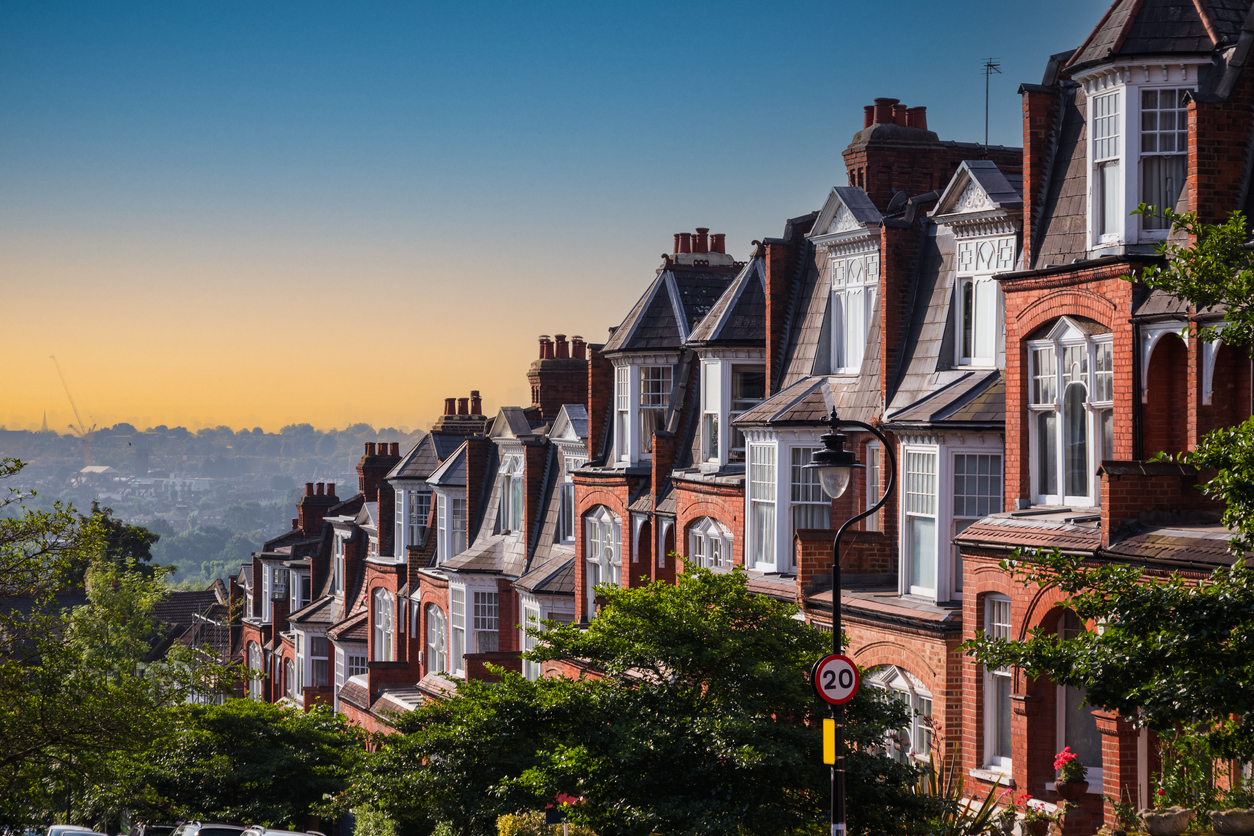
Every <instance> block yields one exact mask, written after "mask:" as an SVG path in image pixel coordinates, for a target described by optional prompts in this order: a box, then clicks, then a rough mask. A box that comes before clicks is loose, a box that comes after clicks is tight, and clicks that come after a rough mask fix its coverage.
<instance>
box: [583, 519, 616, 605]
mask: <svg viewBox="0 0 1254 836" xmlns="http://www.w3.org/2000/svg"><path fill="white" fill-rule="evenodd" d="M583 519H584V537H585V538H586V540H585V548H586V551H585V553H584V562H585V564H586V565H585V568H586V570H587V572H586V574H587V584H586V588H585V589H584V594H585V595H587V609H586V610H585V612H586V613H587V614H588V616H591V615H592V614H593V613H595V612H597V609H598V608H597V603H596V596H597V591H596V588H597V586H599V585H600V584H603V583H607V584H610V585H612V586H618V585H619V584H621V583H622V565H623V556H622V548H623V546H622V544H623V522H622V520H621V519H619V518H618V516H616V515H615V514H614V513H613V512H611V511H610V510H609V509H608V508H606V507H605V506H604V505H598V506H597V507H596V508H594V509H592V510H591V511H589V512H588V513H587V514H585V515H584V518H583Z"/></svg>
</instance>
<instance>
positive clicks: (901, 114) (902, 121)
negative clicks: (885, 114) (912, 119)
mask: <svg viewBox="0 0 1254 836" xmlns="http://www.w3.org/2000/svg"><path fill="white" fill-rule="evenodd" d="M906 110H907V108H906V106H905V105H903V104H895V105H893V123H894V124H896V125H901V127H903V128H904V127H905V126H906Z"/></svg>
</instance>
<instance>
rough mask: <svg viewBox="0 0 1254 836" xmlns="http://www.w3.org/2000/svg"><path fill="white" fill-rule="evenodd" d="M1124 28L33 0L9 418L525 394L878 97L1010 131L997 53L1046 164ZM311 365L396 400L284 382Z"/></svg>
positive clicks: (359, 409)
mask: <svg viewBox="0 0 1254 836" xmlns="http://www.w3.org/2000/svg"><path fill="white" fill-rule="evenodd" d="M1104 10H1105V5H1104V4H1102V3H1099V2H1080V1H1079V0H1063V2H1054V3H1048V4H1045V3H1023V2H1013V1H1012V2H1000V3H995V2H958V0H954V1H953V2H947V3H924V2H913V1H912V0H908V1H907V2H898V3H892V4H878V5H876V4H866V3H856V4H855V3H843V2H827V3H807V2H801V3H797V4H794V5H792V6H784V5H782V4H780V5H772V4H751V3H724V4H715V3H704V4H683V5H678V4H661V3H633V4H623V5H611V4H587V3H583V4H578V3H542V4H494V3H480V4H459V5H434V4H422V3H404V4H402V3H354V4H345V3H337V4H331V3H317V2H302V3H293V2H246V3H245V2H213V3H206V2H193V1H191V0H180V2H162V3H154V2H91V3H59V2H55V0H54V1H53V2H13V0H9V2H5V3H3V4H0V114H3V116H0V292H3V293H4V294H5V295H6V296H7V297H8V298H9V301H10V303H11V307H10V309H11V310H15V311H17V312H18V313H19V315H18V316H17V317H16V322H15V323H14V329H13V330H14V331H15V334H14V336H15V337H18V338H19V340H18V343H19V344H20V345H21V346H22V347H21V348H20V349H19V350H18V357H17V360H18V362H17V363H15V364H13V365H12V366H11V368H10V370H9V371H7V372H5V373H4V374H6V375H8V376H9V379H8V380H7V381H6V388H7V389H8V391H9V392H10V393H11V394H10V402H9V403H0V423H5V422H7V424H8V426H11V427H12V426H21V425H27V424H29V423H31V422H35V423H37V422H38V420H39V417H40V413H41V411H42V410H43V409H45V408H46V409H49V410H55V409H59V408H61V406H62V405H63V403H64V396H63V394H62V393H61V392H60V388H59V383H58V382H57V380H56V377H55V370H53V369H51V364H50V361H48V360H47V357H48V355H49V354H58V356H59V357H62V359H63V362H65V363H66V364H67V367H68V368H71V369H73V370H74V372H73V374H74V375H75V376H76V377H77V378H78V379H79V381H80V382H79V384H78V386H79V388H81V389H82V390H83V395H82V399H83V400H84V401H89V402H92V403H95V404H96V406H95V412H97V413H99V414H98V415H97V418H99V419H101V420H109V421H116V420H128V421H132V422H135V423H141V422H142V421H143V420H144V418H145V417H148V418H149V419H150V420H152V422H153V423H175V422H178V421H182V422H188V423H194V422H203V423H219V422H221V423H229V424H232V425H235V426H239V425H243V424H249V425H251V424H252V423H253V422H256V423H260V424H263V425H265V426H277V425H279V424H282V423H288V422H290V421H293V420H310V421H313V422H314V423H317V424H320V425H323V426H330V425H334V424H343V423H344V422H346V421H348V420H353V421H356V420H365V421H370V422H371V423H375V424H377V425H387V424H393V425H401V424H407V425H409V426H421V425H423V424H425V423H427V422H429V421H430V420H431V418H433V417H434V415H435V412H436V410H437V409H438V404H439V403H440V402H441V400H442V398H443V397H445V396H448V395H456V394H464V392H462V391H461V390H462V389H466V390H469V389H470V388H479V389H481V390H483V391H484V396H485V399H486V401H487V402H488V404H489V405H491V406H492V407H495V406H498V405H502V404H505V403H511V402H517V401H520V400H522V399H523V398H524V397H525V395H526V389H525V383H524V381H523V372H524V370H525V367H526V364H527V363H528V362H529V361H530V359H531V357H532V351H533V346H534V340H535V337H536V336H537V335H538V334H540V333H554V332H565V333H568V334H573V333H582V334H583V335H584V336H585V337H587V338H588V339H589V340H592V341H594V342H595V341H599V340H602V339H603V338H604V334H605V329H606V327H607V326H610V325H613V324H616V323H617V321H618V320H620V319H621V318H622V316H623V315H625V313H626V311H627V309H628V308H629V306H630V305H631V303H632V302H633V301H634V300H635V298H636V297H637V296H638V295H639V293H640V292H642V291H643V289H644V288H645V286H646V285H647V283H648V281H649V280H650V279H651V278H652V276H653V270H654V268H655V267H656V265H657V263H658V260H659V258H658V257H659V254H660V253H661V252H663V250H665V249H667V248H668V247H669V245H670V242H671V235H672V233H674V232H678V231H683V230H691V229H692V228H693V227H695V226H708V227H710V228H712V229H713V230H714V231H716V232H725V233H727V236H728V248H729V250H730V251H732V252H733V253H734V254H736V255H738V256H740V257H743V256H744V255H746V254H747V252H748V249H749V241H750V240H751V239H753V238H761V237H764V236H769V235H778V234H780V232H781V231H782V228H783V221H784V219H785V218H787V217H790V216H794V215H799V214H802V213H804V212H807V211H810V210H811V209H815V208H817V207H818V206H819V205H820V204H821V203H822V200H823V198H824V195H825V194H826V192H827V190H828V189H829V188H830V187H831V186H832V185H836V184H843V182H844V178H843V164H842V161H841V157H840V151H841V150H842V149H843V148H844V147H845V145H846V144H847V143H848V141H849V139H850V137H851V136H852V135H853V133H854V132H855V131H857V130H858V129H859V128H861V125H862V107H863V105H866V104H870V103H871V101H872V99H873V98H875V97H876V96H891V97H895V98H899V99H901V100H902V101H903V102H905V103H906V104H908V105H911V106H915V105H926V106H927V108H928V120H929V127H931V128H932V129H933V130H935V131H936V132H937V133H938V134H939V135H940V136H941V137H942V138H946V139H960V140H980V139H982V138H983V130H984V122H983V119H984V79H983V75H982V72H981V70H980V65H981V64H982V62H983V61H984V59H985V58H987V57H989V56H994V57H997V58H999V59H1000V61H1001V63H1002V69H1003V74H1002V75H1000V76H994V77H993V80H992V94H991V100H992V108H991V110H992V119H991V125H990V139H991V141H992V142H994V143H1001V144H1006V145H1018V144H1020V142H1021V128H1020V109H1019V99H1018V96H1017V95H1016V89H1017V87H1018V84H1019V83H1020V82H1023V81H1039V80H1040V76H1041V73H1042V71H1043V68H1044V65H1045V61H1046V59H1047V57H1048V56H1049V54H1050V53H1053V52H1058V51H1061V50H1064V49H1067V48H1070V47H1074V46H1077V45H1078V44H1079V43H1080V41H1081V40H1083V38H1084V36H1085V35H1086V34H1087V33H1088V31H1089V30H1090V29H1091V28H1092V27H1093V26H1094V25H1096V23H1097V21H1098V19H1099V18H1100V17H1101V15H1102V13H1103V12H1104ZM364 330H369V332H370V338H369V339H363V336H364V335H363V331H364ZM424 341H425V342H424ZM313 344H316V345H318V346H320V347H321V348H322V349H323V352H320V354H325V356H320V357H319V360H318V362H319V363H320V364H323V365H324V366H325V373H326V375H327V376H328V377H330V378H334V377H335V376H336V375H339V376H343V375H350V374H351V375H355V376H356V377H357V379H359V380H360V381H361V382H362V383H363V384H365V385H367V386H368V387H372V388H374V389H376V390H378V393H377V395H376V396H372V397H370V398H361V397H357V396H345V395H343V394H342V393H341V392H338V391H337V392H335V393H328V392H326V391H322V392H319V391H318V389H317V387H310V386H307V385H306V386H297V385H293V384H291V383H290V381H287V380H286V379H285V378H286V377H287V376H290V373H291V369H292V367H293V363H294V362H296V360H297V358H299V357H301V356H302V351H307V350H308V347H309V346H310V345H313ZM366 345H369V351H370V359H369V361H368V362H363V361H364V359H365V358H364V357H363V356H362V352H363V351H364V350H365V348H364V346H366ZM433 347H434V348H433ZM433 358H435V359H438V362H433V361H432V360H433ZM389 362H390V363H391V368H390V369H389ZM45 366H47V367H48V368H45ZM428 366H429V367H430V368H427V367H428ZM398 374H399V375H401V378H402V379H403V380H404V381H405V383H404V385H403V386H400V387H398V386H397V385H396V384H395V380H396V379H397V377H396V376H397V375H398Z"/></svg>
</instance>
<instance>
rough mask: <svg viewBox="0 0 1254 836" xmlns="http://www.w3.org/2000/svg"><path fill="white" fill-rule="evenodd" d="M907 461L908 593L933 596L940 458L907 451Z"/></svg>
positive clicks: (934, 590) (924, 451)
mask: <svg viewBox="0 0 1254 836" xmlns="http://www.w3.org/2000/svg"><path fill="white" fill-rule="evenodd" d="M905 459H906V479H905V487H906V502H905V515H906V526H905V527H906V537H905V546H906V558H907V577H908V580H907V583H908V586H907V589H908V590H909V591H910V593H911V594H913V595H928V596H931V595H934V594H935V592H936V459H937V454H936V451H935V450H910V449H907V451H906V455H905Z"/></svg>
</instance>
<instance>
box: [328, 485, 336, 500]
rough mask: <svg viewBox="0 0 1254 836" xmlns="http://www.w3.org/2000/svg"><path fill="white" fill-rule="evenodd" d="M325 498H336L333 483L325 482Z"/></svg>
mask: <svg viewBox="0 0 1254 836" xmlns="http://www.w3.org/2000/svg"><path fill="white" fill-rule="evenodd" d="M327 496H329V497H331V498H332V499H335V498H336V496H335V483H334V482H327Z"/></svg>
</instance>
